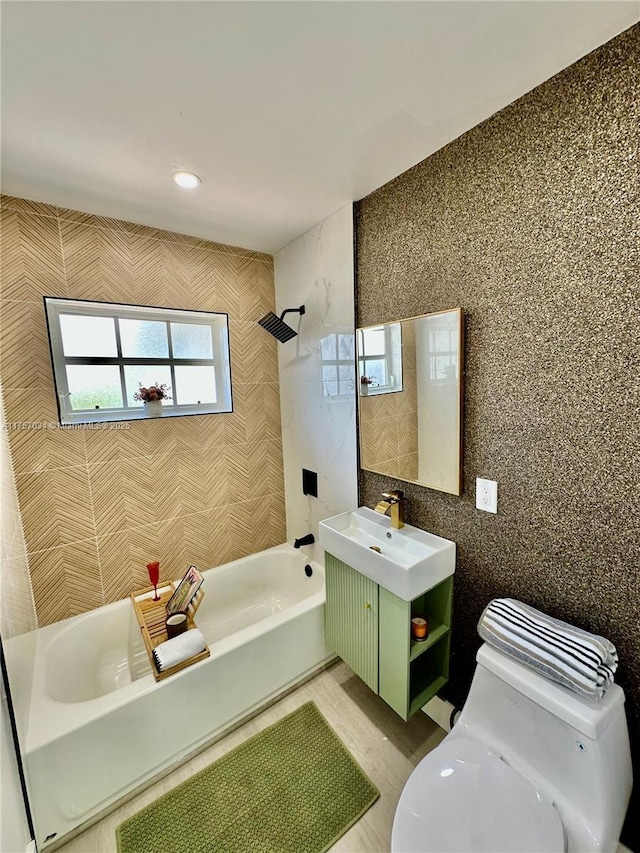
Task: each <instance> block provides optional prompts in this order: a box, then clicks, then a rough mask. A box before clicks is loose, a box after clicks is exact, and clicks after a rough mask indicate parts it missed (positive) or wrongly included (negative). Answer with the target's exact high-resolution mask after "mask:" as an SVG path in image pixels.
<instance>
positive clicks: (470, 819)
mask: <svg viewBox="0 0 640 853" xmlns="http://www.w3.org/2000/svg"><path fill="white" fill-rule="evenodd" d="M391 850H392V852H393V853H414V851H422V853H430V852H431V851H433V853H470V851H474V853H475V851H484V853H562V851H563V850H564V831H563V828H562V821H561V820H560V815H559V814H558V812H557V811H556V809H555V808H554V807H553V805H552V804H551V803H550V802H549V801H548V800H546V799H545V798H544V797H543V796H542V795H541V794H540V793H539V792H538V791H536V789H535V788H534V787H533V785H531V783H530V782H527V780H526V779H525V778H524V777H522V776H521V775H520V774H519V773H516V771H515V770H513V769H512V768H511V767H509V766H508V765H507V764H505V763H504V761H501V760H500V758H499V757H498V756H497V755H495V753H492V752H491V750H489V749H488V748H487V747H486V746H485V745H484V744H483V743H481V742H480V741H479V740H476V739H475V738H471V737H453V738H451V737H449V738H446V739H445V740H444V741H443V742H442V744H441V745H440V746H439V747H437V749H434V750H433V752H430V753H429V755H427V756H426V758H423V760H422V761H421V762H420V764H419V765H418V766H417V767H416V769H415V770H414V771H413V773H412V774H411V776H410V777H409V781H408V782H407V784H406V785H405V788H404V791H403V792H402V796H401V797H400V802H399V803H398V808H397V811H396V816H395V820H394V823H393V833H392V837H391Z"/></svg>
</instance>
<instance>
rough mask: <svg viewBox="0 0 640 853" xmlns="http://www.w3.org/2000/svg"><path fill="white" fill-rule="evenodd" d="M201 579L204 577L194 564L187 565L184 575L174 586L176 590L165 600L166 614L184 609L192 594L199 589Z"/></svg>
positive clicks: (180, 611)
mask: <svg viewBox="0 0 640 853" xmlns="http://www.w3.org/2000/svg"><path fill="white" fill-rule="evenodd" d="M203 580H204V578H203V576H202V575H201V574H200V572H199V571H198V569H197V568H196V566H189V568H188V569H187V571H186V572H185V575H184V577H183V578H182V580H181V581H180V583H179V584H178V586H177V587H176V591H175V592H174V593H173V595H172V596H171V598H170V599H169V601H168V602H167V607H166V610H167V616H172V615H173V614H174V613H182V612H183V611H185V610H186V609H187V607H188V606H189V605H190V604H191V601H192V600H193V596H194V595H195V594H196V592H197V591H198V590H199V589H200V586H201V585H202V581H203Z"/></svg>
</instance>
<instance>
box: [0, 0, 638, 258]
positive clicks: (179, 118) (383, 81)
mask: <svg viewBox="0 0 640 853" xmlns="http://www.w3.org/2000/svg"><path fill="white" fill-rule="evenodd" d="M638 20H640V2H624V0H603V2H585V1H584V0H568V2H564V0H553V2H526V0H522V2H517V1H516V0H511V2H487V0H475V2H462V0H461V2H451V1H449V2H399V0H387V2H385V0H382V2H367V0H362V2H270V0H264V2H206V0H205V2H186V0H183V2H180V0H178V2H159V0H155V2H113V0H106V2H85V1H84V0H77V1H76V2H67V0H61V2H29V1H28V0H18V2H12V0H4V2H3V3H2V191H3V192H5V193H8V194H11V195H17V196H21V197H24V198H32V199H37V200H39V201H46V202H50V203H54V204H58V205H61V206H64V207H71V208H75V209H80V210H84V211H88V212H91V213H98V214H103V215H106V216H113V217H117V218H121V219H128V220H131V221H134V222H139V223H142V224H146V225H151V226H155V227H160V228H168V229H172V230H175V231H180V232H184V233H188V234H192V235H195V236H200V237H205V238H208V239H212V240H218V241H220V242H224V243H231V244H235V245H240V246H246V247H248V248H253V249H257V250H262V251H269V252H273V251H276V250H277V249H279V248H281V247H282V246H284V245H286V244H287V243H289V242H290V241H291V240H293V239H294V238H295V237H297V236H298V235H299V234H301V233H303V232H304V231H306V230H307V229H309V228H310V227H312V226H313V225H315V224H316V223H317V222H319V221H321V220H322V219H324V218H325V217H326V216H328V215H329V214H331V213H333V212H334V211H335V210H337V209H338V208H339V207H341V206H343V205H344V204H346V203H347V202H350V201H352V200H354V199H359V198H362V197H363V196H365V195H367V194H368V193H369V192H371V191H372V190H374V189H376V188H377V187H379V186H381V185H382V184H384V183H385V182H386V181H388V180H390V179H391V178H393V177H395V176H396V175H398V174H400V173H401V172H403V171H405V170H406V169H407V168H409V167H410V166H412V165H413V164H415V163H417V162H419V161H420V160H422V159H424V158H425V157H427V156H428V155H429V154H431V153H432V152H433V151H436V150H437V149H438V148H441V147H442V146H443V145H445V144H446V143H447V142H449V141H450V140H452V139H455V137H457V136H459V135H460V134H461V133H464V132H465V131H466V130H468V129H469V128H471V127H473V126H474V125H476V124H477V123H478V122H479V121H482V120H483V119H485V118H487V117H488V116H490V115H492V114H493V113H495V112H496V111H497V110H499V109H501V108H502V107H503V106H505V105H506V104H508V103H510V102H512V101H513V100H515V99H516V98H517V97H519V96H520V95H522V94H524V93H525V92H527V91H529V90H530V89H532V88H534V87H535V86H536V85H537V84H539V83H540V82H542V81H543V80H545V79H547V78H549V77H550V76H552V75H553V74H555V73H556V72H557V71H559V70H561V69H562V68H565V67H566V66H568V65H570V64H571V63H573V62H574V61H575V60H576V59H578V58H579V57H581V56H583V55H584V54H585V53H588V52H589V51H590V50H593V49H594V48H595V47H597V46H598V45H600V44H602V43H604V42H605V41H608V40H609V39H610V38H612V37H613V36H614V35H616V34H617V33H619V32H621V31H622V30H624V29H626V28H627V27H629V26H631V25H632V24H633V23H635V22H636V21H638ZM176 169H190V170H192V171H194V172H196V173H197V174H199V175H200V176H201V177H202V179H203V182H204V183H203V185H202V186H201V187H200V188H199V189H197V190H193V191H186V190H180V189H179V188H177V187H176V186H175V185H173V184H172V182H171V181H170V180H169V176H170V174H171V173H172V172H173V171H174V170H176Z"/></svg>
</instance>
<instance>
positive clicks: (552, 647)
mask: <svg viewBox="0 0 640 853" xmlns="http://www.w3.org/2000/svg"><path fill="white" fill-rule="evenodd" d="M478 633H479V634H480V636H481V637H482V639H483V640H486V642H487V643H489V644H490V645H492V646H495V647H496V648H497V649H500V650H501V651H503V652H505V653H506V654H508V655H511V656H512V657H514V658H517V660H519V661H521V662H522V663H524V664H525V665H526V666H528V667H530V668H531V669H534V670H537V671H538V672H541V673H542V674H543V675H545V676H547V678H550V679H551V680H552V681H557V682H558V683H559V684H562V685H563V686H564V687H568V688H569V689H570V690H574V691H575V692H576V693H579V694H580V695H581V696H585V697H587V698H588V699H602V697H603V696H604V694H605V692H606V690H607V688H608V687H609V685H610V684H612V683H613V676H614V673H615V671H616V669H617V668H618V653H617V652H616V647H615V646H614V645H613V643H610V642H609V640H606V639H605V638H604V637H599V636H597V635H596V634H590V633H589V632H588V631H583V630H582V629H581V628H576V627H575V626H574V625H569V624H568V623H567V622H561V621H560V620H559V619H554V618H553V617H551V616H547V615H546V614H545V613H541V612H540V611H539V610H535V609H534V608H533V607H529V606H528V605H527V604H523V603H522V602H521V601H516V600H515V599H513V598H494V599H493V601H491V602H489V604H488V605H487V607H485V609H484V612H483V614H482V616H481V617H480V621H479V622H478Z"/></svg>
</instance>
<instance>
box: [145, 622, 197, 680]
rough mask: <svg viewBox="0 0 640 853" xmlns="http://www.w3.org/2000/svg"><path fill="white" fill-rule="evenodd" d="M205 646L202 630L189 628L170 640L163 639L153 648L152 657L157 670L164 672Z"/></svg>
mask: <svg viewBox="0 0 640 853" xmlns="http://www.w3.org/2000/svg"><path fill="white" fill-rule="evenodd" d="M206 646H207V644H206V643H205V641H204V637H203V636H202V631H200V629H199V628H191V629H190V630H189V631H185V632H184V634H180V635H179V636H178V637H174V638H173V639H172V640H165V641H164V643H160V645H159V646H156V647H155V649H154V650H153V659H154V661H155V662H156V666H157V668H158V672H164V671H165V670H167V669H170V668H171V667H172V666H176V664H179V663H182V661H185V660H188V659H189V658H192V657H194V656H195V655H198V654H200V652H203V651H204V650H205V648H206Z"/></svg>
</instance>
